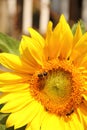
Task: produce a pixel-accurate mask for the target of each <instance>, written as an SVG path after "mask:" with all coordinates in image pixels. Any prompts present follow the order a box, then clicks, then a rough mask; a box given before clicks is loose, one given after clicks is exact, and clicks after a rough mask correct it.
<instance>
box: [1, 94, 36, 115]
mask: <svg viewBox="0 0 87 130" xmlns="http://www.w3.org/2000/svg"><path fill="white" fill-rule="evenodd" d="M20 93H21V92H20ZM13 95H14V93H13ZM32 101H34V99H33V98H32V97H31V96H29V94H27V93H26V95H25V96H24V94H23V96H22V95H20V97H19V98H17V97H16V98H15V99H13V100H11V101H8V102H7V103H6V104H5V105H4V106H3V107H2V109H1V112H3V113H14V112H17V111H20V110H22V109H23V108H24V107H26V106H28V105H29V104H30V103H31V102H32Z"/></svg>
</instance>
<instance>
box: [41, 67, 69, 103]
mask: <svg viewBox="0 0 87 130" xmlns="http://www.w3.org/2000/svg"><path fill="white" fill-rule="evenodd" d="M70 77H71V76H70V74H69V73H68V72H65V71H64V70H63V69H62V70H61V69H60V68H59V69H58V70H56V71H53V72H51V74H49V76H48V77H47V79H46V81H45V85H44V87H43V90H42V92H44V93H45V94H46V95H48V96H49V97H50V98H51V99H52V100H55V101H57V100H58V99H60V98H61V99H62V98H67V97H68V96H69V94H70V93H71V87H70V86H71V79H70ZM61 99H60V102H61Z"/></svg>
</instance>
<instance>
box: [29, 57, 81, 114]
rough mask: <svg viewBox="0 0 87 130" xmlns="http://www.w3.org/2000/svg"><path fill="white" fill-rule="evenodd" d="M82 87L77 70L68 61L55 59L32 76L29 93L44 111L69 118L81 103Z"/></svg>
mask: <svg viewBox="0 0 87 130" xmlns="http://www.w3.org/2000/svg"><path fill="white" fill-rule="evenodd" d="M82 86H83V80H82V76H81V74H80V72H79V70H78V69H77V68H76V67H74V66H73V65H72V64H71V62H70V61H68V60H67V61H65V60H64V61H63V60H62V61H61V60H58V59H55V60H51V61H49V62H46V63H44V68H43V69H41V70H40V71H38V72H36V73H35V74H34V75H33V76H32V79H31V83H30V91H31V94H32V96H33V97H34V98H35V99H36V100H38V101H39V102H41V104H42V105H43V106H44V109H45V110H46V111H48V112H50V113H54V114H56V115H60V116H69V115H71V114H72V113H73V112H74V110H76V109H77V108H78V107H79V105H80V104H81V102H82V96H81V93H82V91H83V90H82Z"/></svg>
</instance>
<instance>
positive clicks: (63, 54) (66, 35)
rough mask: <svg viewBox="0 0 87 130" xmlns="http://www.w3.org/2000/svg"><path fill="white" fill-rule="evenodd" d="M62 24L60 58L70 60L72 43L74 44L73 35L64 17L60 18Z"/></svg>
mask: <svg viewBox="0 0 87 130" xmlns="http://www.w3.org/2000/svg"><path fill="white" fill-rule="evenodd" d="M60 23H61V37H62V38H61V43H60V44H62V45H61V46H62V47H61V51H60V58H61V59H63V58H68V57H69V55H70V53H71V49H72V42H73V34H72V31H71V29H70V27H69V25H68V23H67V22H66V20H65V18H64V16H63V15H62V16H61V17H60Z"/></svg>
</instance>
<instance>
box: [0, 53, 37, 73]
mask: <svg viewBox="0 0 87 130" xmlns="http://www.w3.org/2000/svg"><path fill="white" fill-rule="evenodd" d="M0 63H1V64H2V65H3V66H5V67H6V68H8V69H12V70H15V71H18V72H25V73H34V71H35V68H34V67H32V66H31V65H29V64H26V63H25V62H24V61H22V60H21V59H20V58H19V57H18V56H16V55H14V54H9V53H1V54H0Z"/></svg>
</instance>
